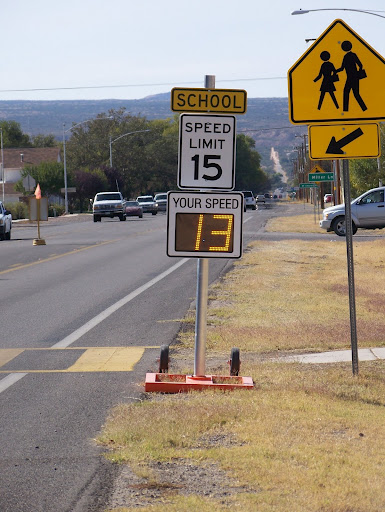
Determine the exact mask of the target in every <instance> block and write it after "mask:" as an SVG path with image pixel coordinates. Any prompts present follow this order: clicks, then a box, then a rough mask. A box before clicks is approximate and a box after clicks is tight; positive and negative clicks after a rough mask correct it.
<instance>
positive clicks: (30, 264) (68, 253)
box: [0, 239, 119, 275]
mask: <svg viewBox="0 0 385 512" xmlns="http://www.w3.org/2000/svg"><path fill="white" fill-rule="evenodd" d="M118 241H119V239H116V240H109V241H107V242H100V243H99V244H95V245H88V246H87V247H82V248H81V249H74V250H73V251H68V252H65V253H63V254H57V255H54V256H50V257H49V258H45V259H44V260H39V261H33V262H32V263H25V264H24V265H23V264H20V265H18V266H15V265H11V267H13V268H8V269H6V270H1V271H0V275H2V274H8V273H9V272H14V271H15V270H20V269H25V268H28V267H33V266H34V265H40V264H41V263H47V262H49V261H53V260H57V259H59V258H64V257H65V256H69V255H71V254H76V253H78V252H82V251H87V250H88V249H93V248H94V247H100V246H101V245H107V244H113V243H115V242H118Z"/></svg>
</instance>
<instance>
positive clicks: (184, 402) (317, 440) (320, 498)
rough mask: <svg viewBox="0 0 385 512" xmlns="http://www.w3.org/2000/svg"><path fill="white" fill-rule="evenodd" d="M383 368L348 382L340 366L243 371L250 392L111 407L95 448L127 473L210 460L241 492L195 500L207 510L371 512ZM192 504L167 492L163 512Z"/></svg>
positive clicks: (378, 505)
mask: <svg viewBox="0 0 385 512" xmlns="http://www.w3.org/2000/svg"><path fill="white" fill-rule="evenodd" d="M384 370H385V364H384V363H383V362H378V363H377V362H376V363H362V365H361V375H360V376H359V377H358V378H353V377H352V376H351V369H350V365H347V364H345V365H330V366H327V367H325V366H323V367H322V368H321V367H317V366H305V365H303V366H301V365H297V364H289V365H284V364H278V363H277V364H263V365H259V366H256V365H249V367H248V368H247V369H246V371H247V372H249V374H251V375H252V376H253V378H254V380H255V383H256V390H255V391H239V392H232V393H218V392H210V391H208V392H203V393H191V394H189V395H170V396H154V397H153V399H152V400H151V401H149V402H144V403H142V404H125V405H121V406H119V407H117V408H116V409H115V410H114V411H113V413H112V416H111V418H110V419H109V421H108V424H107V426H106V429H105V431H104V434H103V437H102V438H101V442H104V443H105V444H106V445H107V446H109V448H113V451H112V452H111V454H110V457H111V459H112V460H116V461H128V462H130V463H131V464H132V465H133V466H134V467H135V465H140V464H144V463H149V462H150V461H153V460H159V461H164V460H173V461H178V460H183V461H185V460H188V459H191V460H193V461H195V462H196V461H200V463H202V464H203V463H204V462H205V461H207V460H215V461H218V462H219V464H220V466H221V468H223V469H224V470H226V471H227V472H229V473H230V474H231V475H232V476H233V477H234V478H235V479H236V480H237V481H239V482H241V483H242V485H243V486H244V488H243V489H244V490H243V492H242V493H241V494H238V495H237V496H232V497H228V499H226V500H221V501H220V500H212V499H210V500H209V499H208V498H205V497H197V496H196V497H195V499H196V500H197V501H196V503H197V504H198V503H202V506H203V504H205V506H209V505H210V504H211V506H212V507H213V508H212V510H222V509H223V510H226V509H227V507H229V508H231V507H234V506H235V505H238V506H242V508H243V510H246V511H250V512H252V511H254V510H258V511H265V512H270V511H271V510H276V511H285V512H286V511H287V510H290V511H293V512H295V511H298V512H302V511H306V512H313V511H314V512H318V511H321V510H322V511H327V512H343V511H344V512H345V511H350V510H351V511H357V512H358V511H362V512H363V511H371V512H380V511H382V510H384V509H385V494H384V492H383V489H384V485H385V477H384V462H383V461H384V456H385V431H384V428H383V424H384V405H385V402H384V396H385V380H384ZM219 434H220V435H219ZM226 436H232V440H233V441H232V443H230V444H229V443H226V442H224V439H226ZM208 439H213V440H214V441H213V442H211V443H208V442H207V440H208ZM112 440H113V441H112ZM234 440H235V441H234ZM152 485H153V480H152ZM174 499H175V500H176V501H174ZM192 499H193V498H192V497H191V496H190V497H183V496H181V495H179V493H178V491H177V490H176V491H175V492H174V496H173V495H172V494H171V495H168V498H167V503H174V505H173V506H175V507H176V506H178V507H179V508H172V509H171V510H180V511H189V510H198V508H197V509H194V508H189V507H191V503H192V501H191V500H192ZM167 507H168V504H167ZM127 510H129V509H127ZM143 510H157V508H152V507H151V508H148V509H146V508H143ZM202 510H206V508H203V509H202Z"/></svg>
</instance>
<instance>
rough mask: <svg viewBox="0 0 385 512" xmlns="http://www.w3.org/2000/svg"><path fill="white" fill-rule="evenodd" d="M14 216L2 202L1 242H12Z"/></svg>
mask: <svg viewBox="0 0 385 512" xmlns="http://www.w3.org/2000/svg"><path fill="white" fill-rule="evenodd" d="M11 229H12V215H11V212H9V211H8V210H6V209H5V207H4V205H3V203H2V202H1V201H0V240H11Z"/></svg>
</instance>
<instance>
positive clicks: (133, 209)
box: [126, 201, 143, 219]
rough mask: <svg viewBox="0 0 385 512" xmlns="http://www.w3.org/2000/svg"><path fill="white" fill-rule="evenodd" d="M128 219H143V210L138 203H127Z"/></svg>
mask: <svg viewBox="0 0 385 512" xmlns="http://www.w3.org/2000/svg"><path fill="white" fill-rule="evenodd" d="M126 217H139V219H141V218H142V217H143V208H142V207H141V206H140V204H139V203H138V201H127V202H126Z"/></svg>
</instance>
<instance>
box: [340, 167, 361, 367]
mask: <svg viewBox="0 0 385 512" xmlns="http://www.w3.org/2000/svg"><path fill="white" fill-rule="evenodd" d="M342 172H343V181H344V200H345V235H346V251H347V262H348V284H349V310H350V342H351V347H352V367H353V368H352V369H353V375H358V349H357V321H356V294H355V286H354V264H353V230H352V209H351V204H350V203H351V196H350V177H349V160H343V162H342Z"/></svg>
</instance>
